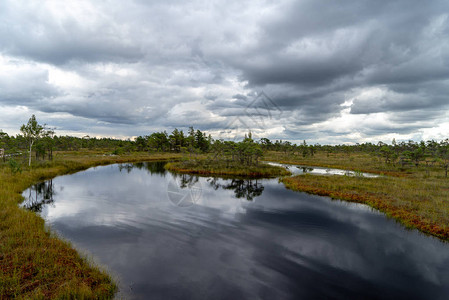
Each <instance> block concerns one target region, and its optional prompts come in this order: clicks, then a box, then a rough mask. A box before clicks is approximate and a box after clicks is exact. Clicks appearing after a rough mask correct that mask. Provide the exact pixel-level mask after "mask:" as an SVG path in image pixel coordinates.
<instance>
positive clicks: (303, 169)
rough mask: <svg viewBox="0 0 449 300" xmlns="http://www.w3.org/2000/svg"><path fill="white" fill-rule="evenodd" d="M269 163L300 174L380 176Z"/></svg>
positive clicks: (294, 173)
mask: <svg viewBox="0 0 449 300" xmlns="http://www.w3.org/2000/svg"><path fill="white" fill-rule="evenodd" d="M267 164H269V165H272V166H279V167H284V168H286V169H288V170H289V171H290V172H292V174H293V175H300V174H306V173H308V174H313V175H340V176H363V177H369V178H375V177H379V175H376V174H372V173H363V172H354V171H349V170H342V169H333V168H322V167H312V166H299V165H298V166H296V165H290V164H281V163H275V162H267Z"/></svg>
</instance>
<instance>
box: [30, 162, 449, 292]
mask: <svg viewBox="0 0 449 300" xmlns="http://www.w3.org/2000/svg"><path fill="white" fill-rule="evenodd" d="M24 196H25V197H26V198H27V200H26V202H25V203H24V206H26V207H28V208H30V209H33V210H35V211H38V212H39V213H40V214H41V215H42V217H43V218H44V219H46V220H47V223H48V224H49V225H50V226H51V228H52V229H53V230H55V231H56V232H58V233H59V234H60V235H61V236H63V237H64V238H66V239H68V240H70V241H72V242H73V244H74V245H75V246H76V247H77V248H78V249H80V250H82V251H83V252H84V253H87V254H88V255H89V256H91V257H93V258H94V259H95V261H97V262H98V263H99V264H101V265H104V266H106V267H107V268H108V270H109V272H110V273H111V274H113V275H114V276H115V277H116V278H117V280H118V282H119V285H120V289H121V291H120V294H119V295H118V297H125V298H129V299H270V300H271V299H449V245H448V244H445V243H442V242H440V241H438V240H436V239H434V238H430V237H427V236H424V235H422V234H420V233H418V232H416V231H407V230H404V229H403V228H402V227H401V226H400V225H398V224H396V223H395V222H394V221H392V220H388V219H387V218H386V217H384V216H383V215H382V214H380V213H378V212H375V211H372V210H371V209H369V208H368V207H366V206H363V205H358V204H351V203H346V202H341V201H332V200H330V199H329V198H326V197H319V196H312V195H308V194H305V193H298V192H293V191H290V190H287V189H286V188H285V187H284V186H283V185H282V184H280V183H278V181H277V179H271V180H230V179H228V180H224V179H213V178H204V177H200V178H198V177H195V176H189V175H184V176H179V175H178V176H177V177H175V176H174V175H172V174H171V173H168V172H166V171H164V169H163V163H140V164H121V165H111V166H105V167H97V168H92V169H89V170H87V171H84V172H80V173H77V174H73V175H67V176H61V177H57V178H55V179H53V180H52V181H48V182H45V183H42V184H40V185H37V186H34V187H32V188H31V189H30V190H27V191H25V192H24Z"/></svg>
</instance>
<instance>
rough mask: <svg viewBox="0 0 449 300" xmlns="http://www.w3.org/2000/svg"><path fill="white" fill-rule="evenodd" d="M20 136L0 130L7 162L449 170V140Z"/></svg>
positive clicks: (39, 128) (30, 131)
mask: <svg viewBox="0 0 449 300" xmlns="http://www.w3.org/2000/svg"><path fill="white" fill-rule="evenodd" d="M20 130H21V134H18V135H16V136H9V135H8V134H7V133H5V132H3V131H1V130H0V149H4V153H5V155H4V157H3V160H4V161H5V160H6V157H9V156H10V155H17V154H23V153H26V154H29V155H28V160H29V161H28V162H29V164H30V163H31V153H32V152H33V151H34V157H35V159H36V160H45V159H49V160H51V159H52V158H53V152H54V151H70V150H71V151H73V150H80V149H91V150H105V151H111V153H112V154H123V153H129V152H133V151H147V152H176V153H186V154H188V155H190V156H191V157H192V156H196V155H198V154H209V155H210V156H211V157H212V159H217V160H218V159H227V160H230V161H234V162H238V163H240V164H242V165H254V164H258V162H259V161H260V159H261V157H262V156H263V155H264V153H266V152H267V151H276V152H281V153H284V154H286V155H292V156H300V157H313V156H314V155H315V154H316V153H318V152H321V153H326V154H327V155H328V156H329V155H332V154H333V153H343V154H345V155H347V156H351V154H353V153H368V154H371V155H374V156H377V157H379V158H380V159H382V160H383V161H384V162H385V163H386V164H391V165H398V166H401V167H410V166H420V165H423V164H424V165H430V166H434V165H436V164H438V165H439V166H442V167H443V168H444V169H445V173H446V176H447V173H448V169H449V139H445V140H442V141H439V142H438V141H434V140H429V141H420V142H415V141H411V140H410V141H401V142H396V140H394V139H393V141H392V142H391V144H387V143H384V142H381V141H380V142H378V143H362V144H359V143H357V144H355V145H333V146H331V145H320V144H313V145H312V144H307V142H306V141H305V140H304V141H303V142H302V143H299V144H295V143H291V142H289V141H282V140H275V141H271V140H270V139H268V138H261V139H259V140H258V141H256V140H254V139H253V137H252V134H251V132H248V134H247V135H246V136H245V138H244V139H243V140H242V141H239V142H236V141H225V140H222V139H213V138H212V136H211V135H210V134H209V135H208V134H206V133H205V132H202V131H201V130H199V129H196V130H195V129H194V128H193V127H190V128H189V129H188V130H187V132H184V131H182V130H179V129H177V128H175V129H174V130H173V131H172V132H171V133H167V132H166V131H160V132H153V133H151V134H149V135H145V136H138V137H137V138H135V139H134V140H130V139H128V140H120V139H113V138H96V137H89V136H84V137H82V138H79V137H73V136H57V135H56V134H55V131H54V130H53V129H51V128H48V127H47V126H46V125H45V124H44V125H40V124H39V123H38V122H37V120H36V117H35V116H34V115H33V116H32V117H31V118H30V119H29V121H28V123H27V124H24V125H22V127H21V128H20Z"/></svg>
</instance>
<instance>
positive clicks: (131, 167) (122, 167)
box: [118, 163, 134, 173]
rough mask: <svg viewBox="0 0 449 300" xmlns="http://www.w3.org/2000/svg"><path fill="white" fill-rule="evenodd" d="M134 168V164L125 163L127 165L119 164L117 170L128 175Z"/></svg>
mask: <svg viewBox="0 0 449 300" xmlns="http://www.w3.org/2000/svg"><path fill="white" fill-rule="evenodd" d="M133 168H134V164H132V163H127V164H119V165H118V169H119V171H120V172H121V171H122V170H126V172H127V173H130V172H131V170H132V169H133Z"/></svg>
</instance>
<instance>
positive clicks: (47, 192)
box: [23, 180, 55, 212]
mask: <svg viewBox="0 0 449 300" xmlns="http://www.w3.org/2000/svg"><path fill="white" fill-rule="evenodd" d="M29 190H30V193H29V195H28V198H25V202H24V205H23V207H24V208H26V209H29V210H31V211H34V212H42V208H43V206H44V205H47V204H52V203H53V202H54V200H53V196H54V194H55V192H54V189H53V180H48V181H45V182H41V183H38V184H35V185H33V186H32V187H31V188H30V189H29Z"/></svg>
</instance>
